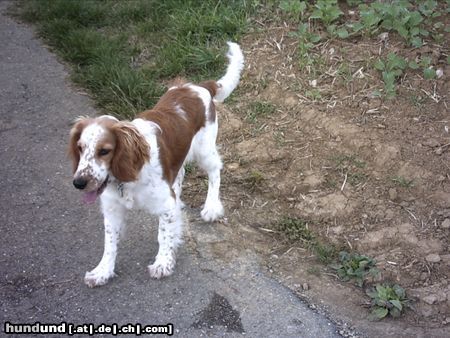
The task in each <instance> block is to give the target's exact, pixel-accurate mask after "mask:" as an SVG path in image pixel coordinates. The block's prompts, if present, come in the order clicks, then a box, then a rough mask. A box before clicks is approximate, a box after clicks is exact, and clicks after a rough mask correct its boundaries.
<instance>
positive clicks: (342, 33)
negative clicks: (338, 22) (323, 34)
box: [336, 28, 348, 39]
mask: <svg viewBox="0 0 450 338" xmlns="http://www.w3.org/2000/svg"><path fill="white" fill-rule="evenodd" d="M336 33H337V35H338V36H339V37H340V38H341V39H346V38H348V31H347V30H346V29H345V28H339V29H338V30H337V31H336Z"/></svg>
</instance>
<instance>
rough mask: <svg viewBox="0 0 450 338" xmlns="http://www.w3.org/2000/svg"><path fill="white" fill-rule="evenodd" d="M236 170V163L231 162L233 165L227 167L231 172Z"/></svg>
mask: <svg viewBox="0 0 450 338" xmlns="http://www.w3.org/2000/svg"><path fill="white" fill-rule="evenodd" d="M238 168H239V163H237V162H233V163H230V164H228V165H227V169H228V170H231V171H234V170H236V169H238Z"/></svg>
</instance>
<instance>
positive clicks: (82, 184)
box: [73, 177, 88, 190]
mask: <svg viewBox="0 0 450 338" xmlns="http://www.w3.org/2000/svg"><path fill="white" fill-rule="evenodd" d="M87 183H88V182H87V180H86V179H84V178H83V177H78V178H76V179H74V180H73V185H74V186H75V188H77V189H80V190H83V189H84V188H86V186H87Z"/></svg>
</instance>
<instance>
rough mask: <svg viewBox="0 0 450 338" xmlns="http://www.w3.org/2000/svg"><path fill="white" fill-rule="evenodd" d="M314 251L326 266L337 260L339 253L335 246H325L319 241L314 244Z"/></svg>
mask: <svg viewBox="0 0 450 338" xmlns="http://www.w3.org/2000/svg"><path fill="white" fill-rule="evenodd" d="M312 249H313V251H314V253H315V255H316V257H317V259H318V260H319V261H320V262H321V263H322V264H326V265H328V264H330V263H331V262H332V261H333V260H334V259H335V258H336V254H337V251H338V250H337V249H336V247H335V246H334V245H333V244H325V243H321V242H319V241H317V240H316V241H314V242H313V243H312Z"/></svg>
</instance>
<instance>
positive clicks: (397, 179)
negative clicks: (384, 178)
mask: <svg viewBox="0 0 450 338" xmlns="http://www.w3.org/2000/svg"><path fill="white" fill-rule="evenodd" d="M391 180H392V182H394V183H395V184H396V185H398V186H399V187H402V188H407V189H409V188H412V187H414V180H408V179H406V178H405V177H403V176H394V177H393V178H392V179H391Z"/></svg>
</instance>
